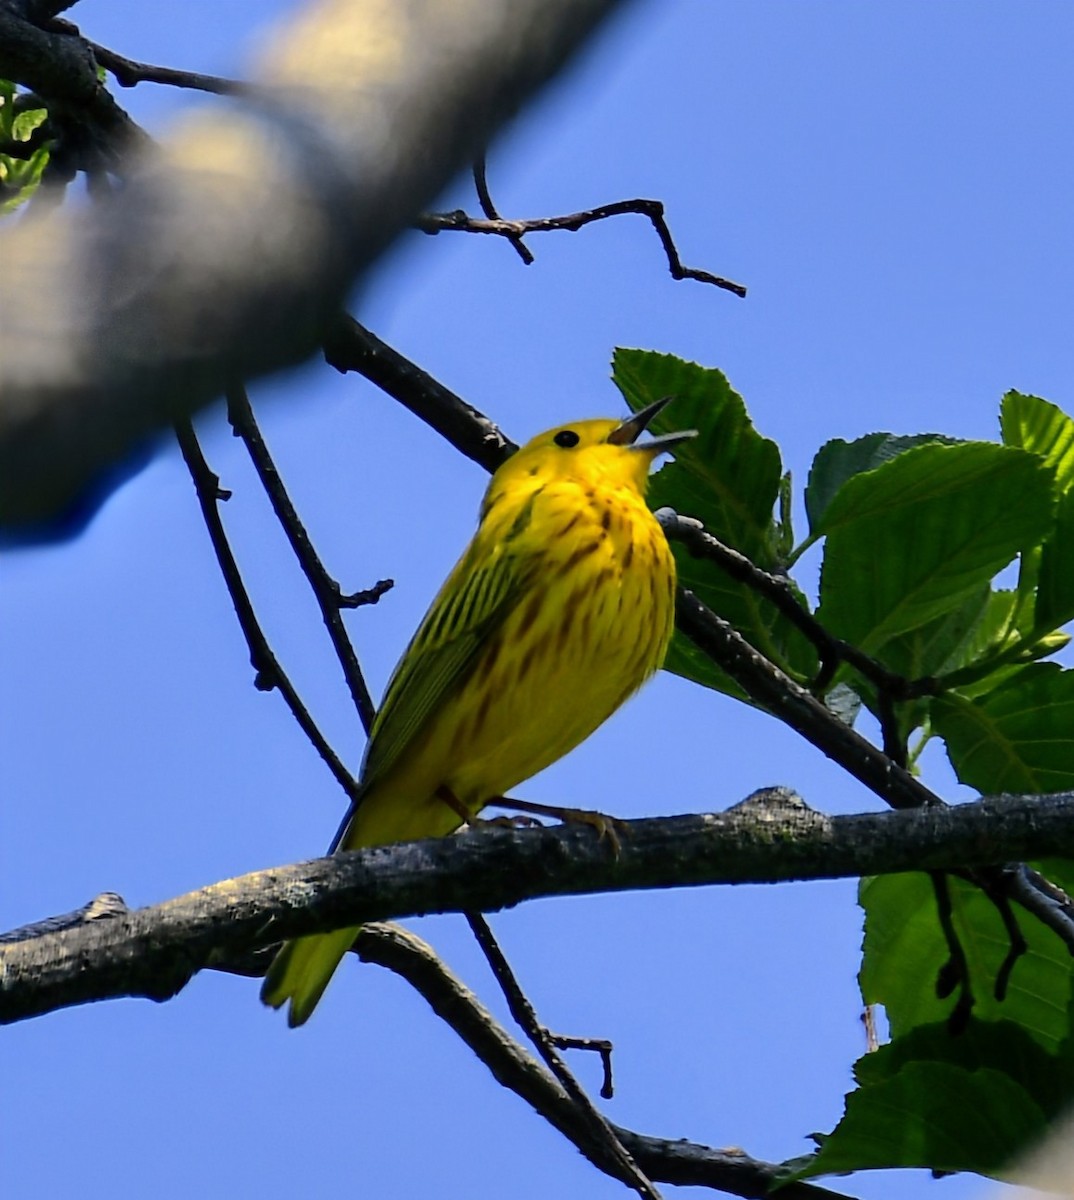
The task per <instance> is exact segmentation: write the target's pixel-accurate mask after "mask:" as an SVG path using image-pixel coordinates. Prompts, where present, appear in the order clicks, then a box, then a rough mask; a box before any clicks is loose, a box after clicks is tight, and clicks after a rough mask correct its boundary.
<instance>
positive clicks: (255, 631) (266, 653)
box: [175, 421, 358, 800]
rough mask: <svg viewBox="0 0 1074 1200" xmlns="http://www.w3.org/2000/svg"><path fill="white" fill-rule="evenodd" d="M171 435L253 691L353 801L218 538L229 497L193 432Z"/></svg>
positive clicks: (345, 776) (183, 426) (353, 784)
mask: <svg viewBox="0 0 1074 1200" xmlns="http://www.w3.org/2000/svg"><path fill="white" fill-rule="evenodd" d="M175 432H176V436H177V437H178V439H179V448H180V450H181V451H182V454H183V460H184V461H185V463H186V465H187V469H188V470H189V471H190V476H191V479H193V481H194V489H195V491H196V492H197V495H198V504H199V505H200V507H201V514H202V517H203V518H204V520H205V525H206V528H207V529H208V531H209V540H210V541H211V542H212V546H213V551H214V553H215V554H216V560H217V562H218V563H219V565H220V573H221V575H223V577H224V584H225V586H226V587H227V590H228V594H229V595H230V596H231V602H232V604H233V605H234V607H235V615H236V616H237V617H238V618H239V626H240V628H241V629H242V634H243V637H244V638H245V639H246V645H247V647H248V648H249V651H250V665H251V666H252V667H253V669H254V687H256V688H257V689H258V691H262V692H269V691H272V690H273V689H276V690H278V691H279V693H280V695H281V696H282V697H283V699H284V702H285V703H286V704H287V707H288V708H289V709H290V710H291V713H292V715H293V716H294V718H295V720H296V721H297V722H298V726H299V728H300V729H301V730H302V732H303V733H304V734H305V735H306V737H307V738H309V740H310V742H311V743H312V744H313V748H314V749H315V750H316V751H317V753H318V754H319V755H320V756H321V758H322V759H323V760H324V762H325V763H326V764H327V766H328V769H329V770H330V771H331V772H332V775H333V776H334V777H335V780H336V782H337V783H338V784H339V785H340V787H341V788H342V789H343V791H344V792H345V793H346V795H347V797H348V798H349V799H351V800H353V799H354V797H355V795H356V794H357V790H358V783H357V780H355V778H354V776H353V775H351V773H350V772H349V771H348V770H347V768H346V767H345V766H344V765H343V763H342V761H341V760H340V758H339V755H337V754H336V752H335V751H334V750H333V749H332V747H331V746H330V745H329V744H328V740H327V739H326V738H325V736H324V734H323V733H321V731H320V729H319V728H318V726H317V724H316V722H315V721H314V720H313V718H312V717H311V716H310V713H309V710H308V709H307V708H306V706H305V705H304V704H303V702H302V699H301V697H300V696H299V694H298V692H297V691H296V690H295V686H294V684H293V683H292V682H291V680H290V678H289V676H288V675H287V673H286V672H285V671H284V669H283V668H282V667H281V666H280V663H279V660H278V659H277V658H276V655H275V654H274V653H273V650H272V647H271V646H270V645H269V643H268V639H267V638H266V637H265V633H264V631H263V630H262V628H261V623H260V622H259V621H258V619H257V614H256V613H255V612H254V606H253V604H252V603H251V601H250V596H249V593H248V592H247V591H246V585H245V584H244V583H243V581H242V575H241V573H240V572H239V566H238V563H237V562H236V561H235V555H234V554H233V553H232V551H231V546H230V544H229V543H228V540H227V534H226V533H225V532H224V523H223V521H221V519H220V508H219V505H220V502H221V501H222V500H227V499H228V498H229V496H230V494H231V493H230V492H225V491H222V490H221V488H220V480H219V478H218V477H217V475H216V474H214V472H213V471H211V470H210V469H209V464H208V463H207V462H206V461H205V456H204V455H203V454H202V452H201V446H200V445H199V444H198V439H197V437H196V435H195V433H194V426H193V425H192V424H191V423H190V422H189V421H180V422H178V423H177V424H176V427H175Z"/></svg>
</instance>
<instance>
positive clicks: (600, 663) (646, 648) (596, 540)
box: [347, 479, 675, 845]
mask: <svg viewBox="0 0 1074 1200" xmlns="http://www.w3.org/2000/svg"><path fill="white" fill-rule="evenodd" d="M497 553H512V554H515V555H518V556H519V557H520V558H521V559H522V560H524V562H525V568H524V574H525V578H526V580H527V585H526V588H525V590H524V591H523V593H522V594H521V595H519V596H518V597H517V599H516V601H515V602H514V603H513V604H512V605H511V608H510V610H509V612H508V613H507V615H506V616H505V619H504V620H503V621H502V623H501V624H500V625H499V626H498V628H497V629H496V630H495V631H494V632H493V633H491V635H490V636H489V638H488V640H487V642H486V643H485V644H484V645H483V646H482V648H481V650H480V652H479V654H478V655H477V656H476V658H475V661H474V664H473V668H472V670H471V671H469V672H468V674H467V677H466V678H465V679H464V680H463V681H462V682H461V684H460V687H459V689H458V691H457V692H456V694H455V695H454V696H452V697H451V698H450V699H449V700H448V701H447V702H446V703H444V704H443V705H441V706H439V708H438V710H437V711H436V712H434V713H433V714H432V715H431V716H430V719H429V720H428V722H427V724H426V725H425V727H424V728H423V729H422V732H421V735H420V737H419V738H417V739H416V744H415V745H414V747H413V752H412V753H410V754H408V755H407V756H406V757H405V759H403V760H402V761H400V762H399V763H398V764H396V765H395V766H394V767H393V768H392V769H391V770H390V771H389V772H388V773H387V774H386V775H385V776H384V777H383V779H381V780H378V781H377V783H376V785H375V787H373V788H372V789H371V791H370V793H369V794H368V795H367V796H366V797H364V798H363V800H362V804H361V805H360V807H359V810H358V813H357V814H356V819H355V822H354V826H355V827H354V828H353V829H352V831H351V832H350V834H349V836H348V838H347V843H348V844H350V845H357V844H368V843H369V842H370V841H374V840H376V841H380V840H385V841H387V840H401V839H405V838H408V837H420V836H429V835H431V834H434V833H446V832H450V830H452V829H454V828H456V827H457V826H458V824H459V818H458V816H457V815H456V814H455V813H454V812H452V810H451V809H450V808H449V807H448V806H447V805H445V804H444V803H443V801H442V800H439V799H437V798H436V791H437V789H438V788H439V787H441V786H446V787H447V788H449V789H450V790H451V792H452V793H453V794H454V795H455V797H457V799H458V800H459V801H460V802H461V803H462V804H463V805H465V806H466V808H467V809H468V810H469V811H471V812H475V813H476V812H477V811H479V810H480V808H481V807H482V806H483V805H484V804H485V803H487V802H488V801H489V800H491V799H492V798H494V797H496V796H501V795H504V794H506V793H507V792H508V791H509V790H510V789H511V788H513V787H515V786H516V785H517V784H519V783H520V782H522V781H523V780H525V779H528V778H529V777H530V776H531V775H535V774H536V773H537V772H538V771H540V770H542V769H543V768H544V767H546V766H548V765H549V764H550V763H552V762H555V761H556V760H557V759H558V758H561V757H562V756H563V755H564V754H566V753H567V752H568V751H570V750H571V749H573V748H574V747H575V746H577V745H578V744H579V742H581V741H583V740H584V739H585V738H586V737H588V736H589V734H590V733H592V732H593V730H595V729H596V728H597V727H598V726H599V725H600V724H602V723H603V722H604V721H605V720H607V718H608V717H609V716H610V715H611V714H612V713H613V712H614V711H615V710H616V709H617V708H618V707H619V705H620V704H622V702H623V701H624V700H625V699H627V697H628V696H630V695H631V694H632V693H633V692H634V691H636V690H637V689H638V688H639V687H640V686H641V684H642V683H644V682H645V680H646V679H647V678H648V677H649V676H650V675H651V674H652V673H653V672H654V671H656V670H657V669H658V667H659V666H660V664H661V662H662V661H663V658H664V654H665V652H666V649H667V644H668V641H669V639H670V637H671V631H672V625H673V620H674V594H675V564H674V559H673V558H672V556H671V552H670V550H669V549H668V545H667V542H666V540H665V538H664V534H663V531H662V530H661V529H660V526H659V525H658V524H657V522H656V520H655V518H654V517H653V515H652V513H651V512H650V511H649V509H648V508H647V507H646V505H645V502H644V500H643V498H642V497H641V495H640V494H639V493H638V491H637V488H636V487H634V486H630V485H627V484H624V485H619V486H609V485H608V483H607V482H605V483H604V485H603V486H598V485H597V484H594V483H590V482H587V481H584V480H573V479H562V480H553V481H551V482H548V483H544V484H543V485H541V486H538V487H535V488H531V489H530V490H529V491H528V492H525V491H523V490H522V489H520V494H517V495H512V494H511V493H510V492H503V493H501V494H500V495H498V496H496V497H493V498H491V503H490V504H489V505H488V506H487V508H486V511H485V514H484V519H483V521H482V525H481V528H480V529H479V531H478V533H477V535H476V537H475V539H474V542H473V543H472V544H471V547H470V549H469V551H468V556H473V557H474V558H475V559H480V560H487V559H488V558H489V557H490V556H494V555H495V554H497ZM466 561H467V559H466V557H464V559H463V561H462V562H461V563H460V566H459V568H458V569H459V570H463V569H465V567H466Z"/></svg>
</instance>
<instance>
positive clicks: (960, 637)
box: [884, 584, 1014, 679]
mask: <svg viewBox="0 0 1074 1200" xmlns="http://www.w3.org/2000/svg"><path fill="white" fill-rule="evenodd" d="M1013 595H1014V594H1013V593H1012V592H992V591H991V590H990V589H989V587H988V585H987V584H985V585H983V586H982V587H980V588H977V589H975V590H974V591H972V592H970V593H969V595H967V596H966V598H965V599H964V600H963V601H962V603H961V604H959V605H958V606H957V607H955V608H952V609H951V610H950V611H949V612H945V613H943V614H942V615H941V616H939V617H937V618H936V619H935V620H933V621H929V622H927V623H926V624H924V625H919V626H918V627H917V628H916V629H911V630H909V631H908V632H907V633H903V634H900V635H899V636H898V637H895V638H892V639H891V640H890V641H889V642H887V643H886V644H885V646H884V664H885V666H887V667H888V668H889V669H890V670H892V671H895V672H896V673H897V674H899V675H902V676H904V678H906V679H921V678H922V677H923V676H926V675H940V674H943V673H945V672H947V671H953V670H955V669H956V668H958V667H961V666H964V665H965V664H966V663H967V662H972V661H974V660H975V659H976V657H977V656H978V655H979V654H981V653H983V652H984V649H985V648H987V647H989V646H991V644H992V640H993V639H994V638H996V637H1000V636H1001V635H1002V630H1003V621H1004V620H1005V619H1007V618H1009V615H1010V612H1011V610H1012V608H1013Z"/></svg>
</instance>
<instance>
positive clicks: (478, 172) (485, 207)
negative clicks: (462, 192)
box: [474, 154, 533, 267]
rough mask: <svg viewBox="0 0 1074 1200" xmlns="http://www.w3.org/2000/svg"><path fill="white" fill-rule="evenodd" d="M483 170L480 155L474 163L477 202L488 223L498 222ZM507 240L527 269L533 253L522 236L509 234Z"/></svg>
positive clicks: (483, 166) (482, 158)
mask: <svg viewBox="0 0 1074 1200" xmlns="http://www.w3.org/2000/svg"><path fill="white" fill-rule="evenodd" d="M485 168H486V162H485V155H484V154H482V155H481V157H480V158H479V159H477V161H476V162H475V163H474V188H475V189H476V191H477V201H478V203H479V204H480V205H481V211H482V212H483V213H484V214H485V216H486V217H488V219H489V220H490V221H498V220H499V219H500V214H499V213H498V212H497V211H496V205H495V204H493V203H492V193H491V192H490V191H489V185H488V180H487V178H486V177H485ZM507 240H508V241H509V242H510V243H511V245H512V246H514V248H515V250H516V251H517V252H518V257H519V258H520V259H522V261H523V263H525V265H526V266H527V267H528V266H529V265H530V264H531V263H532V262H533V252H532V251H531V250H530V248H529V246H527V245H526V243H525V242H524V241H523V240H522V235H521V234H513V235H511V234H509V235H508V237H507Z"/></svg>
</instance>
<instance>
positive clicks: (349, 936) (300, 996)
mask: <svg viewBox="0 0 1074 1200" xmlns="http://www.w3.org/2000/svg"><path fill="white" fill-rule="evenodd" d="M360 928H361V926H360V925H352V926H350V927H349V928H347V929H334V930H333V931H332V932H331V933H313V934H310V936H309V937H303V938H295V939H294V941H290V942H285V943H284V945H283V948H282V949H281V950H280V952H279V953H278V954H277V955H276V957H275V958H274V959H273V960H272V965H271V966H270V967H269V969H268V972H267V974H266V975H265V982H264V984H263V985H262V987H261V999H262V1001H263V1002H264V1003H265V1004H268V1005H269V1006H270V1007H272V1008H279V1007H280V1005H281V1004H284V1003H286V1002H287V1001H288V1000H290V1001H291V1007H290V1010H289V1011H288V1013H287V1024H288V1025H290V1026H291V1028H292V1029H293V1028H294V1027H295V1026H296V1025H302V1024H304V1023H305V1022H306V1021H308V1020H309V1017H310V1014H311V1013H312V1012H313V1010H314V1009H315V1008H316V1007H317V1001H318V1000H320V998H321V995H322V994H323V992H324V989H325V988H326V987H327V986H328V981H329V980H330V979H331V978H332V976H333V975H334V974H335V970H336V967H338V966H339V964H340V960H341V959H342V958H343V956H344V954H346V953H347V951H348V950H349V949H350V947H351V943H352V942H353V941H354V939H355V937H356V936H357V935H358V930H359V929H360Z"/></svg>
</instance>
